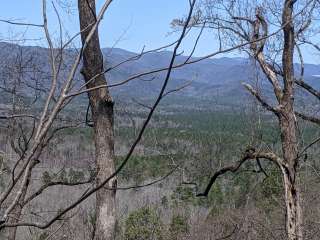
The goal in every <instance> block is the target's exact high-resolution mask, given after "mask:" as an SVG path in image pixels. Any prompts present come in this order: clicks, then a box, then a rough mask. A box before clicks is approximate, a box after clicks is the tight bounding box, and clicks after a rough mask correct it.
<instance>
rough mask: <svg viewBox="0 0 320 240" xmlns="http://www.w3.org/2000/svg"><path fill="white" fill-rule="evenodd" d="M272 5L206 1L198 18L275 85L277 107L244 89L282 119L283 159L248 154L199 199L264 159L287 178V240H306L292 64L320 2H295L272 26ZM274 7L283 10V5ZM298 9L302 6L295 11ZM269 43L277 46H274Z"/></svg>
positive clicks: (197, 23) (261, 152)
mask: <svg viewBox="0 0 320 240" xmlns="http://www.w3.org/2000/svg"><path fill="white" fill-rule="evenodd" d="M267 4H268V3H264V4H262V3H261V5H259V2H255V3H252V4H249V3H248V2H243V1H230V2H227V1H226V2H225V1H222V2H221V1H220V2H219V1H206V2H205V6H206V7H205V8H204V9H205V10H203V11H199V15H198V16H195V22H194V26H195V27H201V26H203V25H205V26H206V27H208V28H210V29H214V30H215V31H217V32H218V34H219V36H220V34H221V35H223V36H224V37H225V38H224V40H225V41H227V42H228V43H229V44H231V45H239V44H243V43H247V44H248V46H249V47H247V46H245V47H241V48H240V49H241V50H242V51H244V52H246V53H248V54H249V56H250V57H251V58H252V59H253V60H254V61H255V62H256V63H257V64H258V66H259V68H260V70H261V72H262V73H263V75H264V77H265V79H266V80H267V81H268V82H269V83H270V85H271V87H272V89H273V94H274V98H273V99H274V103H270V102H268V100H266V99H265V98H264V97H263V96H262V94H261V92H259V91H258V90H257V89H254V88H253V87H252V86H251V85H249V84H246V83H245V84H244V86H245V88H246V89H247V90H248V91H249V92H250V93H251V94H252V95H253V96H254V97H255V98H256V100H257V101H258V102H259V103H260V104H261V105H262V106H263V107H264V108H265V109H266V110H267V111H270V112H272V113H273V114H274V116H275V117H276V118H277V120H278V126H279V129H280V133H281V145H282V153H281V154H276V153H274V152H271V151H269V150H268V151H266V150H263V149H259V148H256V147H250V148H248V149H247V151H246V152H245V153H244V156H243V157H242V158H241V160H240V161H239V162H238V163H236V164H235V165H231V166H228V167H224V168H222V169H220V170H219V171H217V172H216V173H215V174H214V175H213V176H212V178H211V180H210V182H209V184H208V186H207V188H206V190H205V191H204V193H201V194H199V196H207V194H208V192H209V191H210V188H211V187H212V185H213V184H214V182H215V181H216V179H217V178H218V177H219V176H220V175H222V174H224V173H226V172H236V171H238V170H239V168H240V167H241V165H242V164H243V163H244V162H246V161H249V160H253V161H256V160H259V159H260V158H263V159H266V160H269V161H271V162H273V163H274V164H276V165H277V166H278V168H279V169H280V170H281V173H282V177H283V183H284V186H283V190H284V196H285V206H286V231H287V236H288V239H290V240H298V239H299V240H301V239H303V217H302V207H301V195H300V190H299V179H298V167H299V162H300V157H301V154H300V152H299V149H298V146H299V145H298V137H297V119H296V113H295V107H294V102H295V101H294V100H295V92H294V88H295V84H296V83H297V84H299V85H300V86H302V85H303V81H301V82H299V81H297V79H296V77H295V72H294V64H293V60H294V54H295V45H296V37H297V35H298V33H299V32H300V33H301V32H302V31H304V30H305V26H306V24H308V21H298V20H299V19H300V20H301V18H302V17H301V16H305V14H304V13H306V12H308V11H311V10H312V11H313V10H314V9H315V6H317V4H318V2H317V1H306V2H303V3H301V4H299V5H298V3H296V1H294V0H285V1H283V3H282V6H281V8H280V9H281V11H278V10H279V9H278V10H277V11H275V12H272V14H274V16H276V17H275V18H274V19H272V20H270V18H269V19H267V18H266V15H267V14H268V9H271V8H268V7H266V6H267ZM274 4H275V5H277V6H278V7H279V5H278V4H276V3H274ZM295 4H296V5H298V6H296V8H295ZM297 9H298V10H297ZM272 14H271V15H272ZM267 16H269V15H267ZM275 19H278V20H279V23H278V24H279V26H280V28H279V29H278V30H276V31H274V32H273V33H270V28H271V27H270V21H271V22H272V21H274V22H272V23H274V24H277V22H275V21H276V20H275ZM272 37H274V39H272ZM278 39H281V41H279V40H278ZM270 41H272V43H274V44H273V45H272V43H270ZM278 45H280V47H279V48H276V49H274V50H275V51H276V53H275V55H276V57H273V58H272V54H270V48H272V46H278ZM279 55H280V57H278V56H279ZM279 60H280V63H279V62H278V61H279ZM257 162H258V161H257Z"/></svg>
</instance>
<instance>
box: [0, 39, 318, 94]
mask: <svg viewBox="0 0 320 240" xmlns="http://www.w3.org/2000/svg"><path fill="white" fill-rule="evenodd" d="M102 52H103V54H104V56H105V61H106V63H107V64H106V65H107V66H114V65H116V64H118V63H120V62H123V61H125V60H126V59H128V58H132V57H134V56H137V54H136V53H133V52H129V51H126V50H123V49H119V48H112V49H110V48H104V49H102ZM21 53H22V55H23V56H24V57H25V58H26V59H27V58H28V56H31V55H33V56H34V57H33V58H34V59H35V63H36V64H38V65H39V66H40V68H41V70H42V71H43V72H44V73H43V75H48V74H49V73H50V66H49V64H48V62H49V58H48V49H46V48H41V47H28V46H18V45H15V44H9V43H3V42H0V61H1V63H0V72H1V76H0V80H1V81H2V82H4V81H7V82H8V79H6V78H8V77H9V75H10V74H8V73H6V72H5V71H6V69H5V68H4V66H5V65H6V64H8V63H9V62H13V63H14V62H17V56H18V55H19V54H21ZM171 55H172V53H171V52H168V51H163V52H151V53H147V54H145V55H143V56H142V57H140V58H139V59H137V60H135V61H130V62H127V63H125V64H123V65H121V66H120V67H119V68H117V69H114V70H112V71H110V72H108V73H107V76H108V79H109V81H110V83H116V82H121V81H123V80H125V79H127V78H128V77H129V76H132V75H135V74H138V73H142V72H146V71H150V70H154V69H159V68H164V67H167V66H168V64H169V61H170V58H171ZM74 56H75V50H72V49H68V50H65V51H64V69H63V70H62V71H61V78H65V77H66V75H67V73H68V69H69V68H70V66H71V64H72V62H73V58H74ZM186 59H187V56H178V57H177V58H176V63H182V62H184V61H185V60H186ZM195 59H196V58H191V60H195ZM296 69H297V71H298V69H299V65H298V64H296ZM254 72H255V68H254V66H252V64H250V61H249V60H248V59H245V58H227V57H222V58H214V59H211V58H209V59H205V60H202V61H200V62H197V63H195V64H189V65H186V66H184V67H181V68H177V69H174V71H173V72H172V77H171V79H170V83H169V86H168V89H174V88H178V87H180V86H183V85H185V84H186V83H187V82H190V81H191V84H190V86H188V87H187V88H185V89H183V90H182V91H181V92H179V93H177V94H178V95H179V96H182V97H183V96H188V97H196V98H204V99H206V98H211V97H212V96H215V97H217V96H219V98H222V99H223V98H230V97H234V98H235V99H242V97H243V96H245V95H246V94H247V93H246V92H245V90H244V88H243V87H242V86H241V83H242V82H249V83H254V84H256V76H255V74H254ZM4 73H5V74H4ZM164 74H165V72H162V73H157V74H153V75H151V76H144V77H143V78H140V79H137V80H133V81H131V82H129V83H128V84H125V85H122V86H119V87H116V88H114V89H113V94H114V95H117V96H126V97H138V98H146V97H150V96H154V95H155V94H157V93H158V91H159V87H160V86H161V84H162V81H163V78H164ZM317 75H320V66H319V65H313V64H306V65H305V79H306V80H307V81H308V82H311V83H312V84H315V86H316V87H320V78H319V77H317ZM46 77H47V78H48V76H46ZM46 77H45V76H43V79H44V80H43V81H42V82H41V84H42V85H43V86H45V87H48V85H49V82H48V81H49V80H48V79H50V78H48V79H47V80H45V79H46ZM75 79H76V81H78V82H79V83H80V82H82V78H81V75H80V74H79V72H78V73H77V75H76V77H75ZM26 81H34V79H32V78H31V77H30V79H26ZM260 86H261V88H262V89H264V90H265V92H266V94H267V95H268V92H270V91H271V89H270V86H269V85H268V83H267V82H266V81H263V84H260Z"/></svg>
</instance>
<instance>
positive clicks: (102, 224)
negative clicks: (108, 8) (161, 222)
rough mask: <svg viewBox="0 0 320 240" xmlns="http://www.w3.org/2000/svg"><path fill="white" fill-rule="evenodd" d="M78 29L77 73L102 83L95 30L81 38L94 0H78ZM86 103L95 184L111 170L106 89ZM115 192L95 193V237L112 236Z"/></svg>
mask: <svg viewBox="0 0 320 240" xmlns="http://www.w3.org/2000/svg"><path fill="white" fill-rule="evenodd" d="M78 8H79V18H80V28H81V30H83V29H86V31H83V32H82V33H81V38H82V44H83V45H85V44H88V45H87V47H86V48H85V50H84V52H83V68H82V71H81V73H82V74H83V76H84V79H85V81H86V83H87V88H92V87H96V86H99V85H105V84H106V83H107V81H106V79H105V76H104V75H103V74H102V75H100V76H98V77H96V78H95V79H94V80H92V78H93V77H95V76H96V75H98V74H100V73H101V72H102V71H103V56H102V52H101V49H100V43H99V36H98V31H96V32H95V33H94V35H93V37H92V39H91V40H90V41H89V42H88V43H85V39H86V37H87V35H88V33H89V31H90V29H91V28H90V26H92V25H93V24H94V23H95V21H96V10H95V1H94V0H78ZM88 97H89V103H90V107H91V112H92V119H93V123H94V141H95V159H96V166H97V171H98V174H97V182H96V183H97V184H100V183H101V182H102V181H103V180H104V179H106V178H107V177H108V176H110V175H111V174H112V173H113V172H114V132H113V118H114V116H113V101H112V98H111V96H110V93H109V91H108V89H107V88H100V89H99V90H95V91H90V92H89V93H88ZM115 186H116V179H113V181H109V183H108V184H107V186H106V187H109V188H112V187H115ZM115 195H116V194H115V191H110V190H107V189H104V188H103V189H101V190H99V191H98V192H97V193H96V234H95V238H96V239H97V240H100V239H101V240H102V239H103V240H111V239H114V238H115V225H116V210H115V208H116V203H115Z"/></svg>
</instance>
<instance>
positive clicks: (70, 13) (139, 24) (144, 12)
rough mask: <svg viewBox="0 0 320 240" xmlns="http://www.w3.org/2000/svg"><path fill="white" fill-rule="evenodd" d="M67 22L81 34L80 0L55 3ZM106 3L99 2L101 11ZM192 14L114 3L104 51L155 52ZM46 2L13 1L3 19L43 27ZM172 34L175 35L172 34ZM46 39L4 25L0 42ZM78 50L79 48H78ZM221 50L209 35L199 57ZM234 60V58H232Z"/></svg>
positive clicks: (125, 0)
mask: <svg viewBox="0 0 320 240" xmlns="http://www.w3.org/2000/svg"><path fill="white" fill-rule="evenodd" d="M59 1H62V2H67V3H68V5H70V7H69V8H67V9H65V8H64V9H63V8H61V6H59V5H58V4H57V2H59ZM47 2H48V20H49V28H50V31H51V33H52V35H53V36H55V37H56V38H57V37H58V24H57V17H56V15H55V14H54V11H53V8H52V6H51V1H47ZM54 2H55V4H56V5H57V8H58V10H59V13H60V15H61V18H62V19H63V20H64V21H63V27H64V34H65V38H67V34H68V35H69V36H72V35H73V34H74V33H76V32H78V31H79V25H78V16H77V13H76V8H77V1H76V0H54ZM102 2H103V0H97V8H99V6H101V4H102ZM187 10H188V0H114V2H113V3H112V4H111V6H110V8H109V9H108V10H107V12H106V15H105V17H104V20H103V23H102V25H101V26H100V28H99V32H100V41H101V46H102V47H111V46H113V45H114V44H116V45H115V46H116V47H119V48H123V49H126V50H129V51H134V52H139V51H140V50H141V49H142V48H143V46H146V49H153V48H157V47H159V46H162V45H165V44H166V43H170V42H172V41H173V40H175V39H176V38H177V34H174V33H172V29H171V28H170V22H171V21H172V19H174V18H179V17H182V16H184V15H185V14H186V13H187ZM41 11H42V0H10V1H4V3H2V5H1V10H0V19H10V20H16V21H23V22H28V23H39V24H41V23H42V13H41ZM170 33H171V34H170ZM195 36H196V32H194V33H193V34H191V36H190V37H189V38H188V39H186V40H185V41H184V45H183V46H182V50H184V51H185V52H186V53H187V52H188V51H190V49H191V47H192V46H193V41H194V39H195ZM18 38H27V39H38V38H43V32H42V31H41V30H40V29H36V28H32V27H29V28H25V27H15V26H12V25H8V24H3V23H0V39H2V40H10V39H18ZM24 44H27V45H41V46H46V44H45V41H44V40H43V39H42V40H40V41H28V42H25V43H24ZM76 46H77V45H76ZM215 49H217V41H216V40H215V39H214V36H213V35H212V34H210V33H208V32H207V33H205V34H204V35H203V37H202V40H201V41H200V43H199V46H198V48H197V51H196V52H195V55H196V56H202V55H205V54H208V53H210V52H212V51H214V50H215ZM306 51H307V52H308V53H307V54H306V62H315V59H317V60H318V59H319V58H318V57H316V58H314V57H313V53H312V51H310V50H306ZM229 56H233V55H229Z"/></svg>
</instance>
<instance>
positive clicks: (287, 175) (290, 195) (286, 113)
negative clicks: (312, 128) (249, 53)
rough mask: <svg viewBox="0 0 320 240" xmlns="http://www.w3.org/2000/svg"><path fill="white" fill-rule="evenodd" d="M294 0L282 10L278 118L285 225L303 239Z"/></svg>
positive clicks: (291, 236)
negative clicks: (295, 81)
mask: <svg viewBox="0 0 320 240" xmlns="http://www.w3.org/2000/svg"><path fill="white" fill-rule="evenodd" d="M294 2H295V1H294V0H286V1H285V2H284V8H283V13H282V23H283V25H284V28H283V33H284V47H283V54H282V65H283V82H284V90H283V96H282V98H281V100H280V114H279V122H280V129H281V142H282V151H283V160H284V164H283V165H282V166H281V169H282V172H283V178H284V185H285V202H286V212H287V215H286V227H287V234H288V239H289V240H301V239H303V233H302V211H301V204H300V192H299V189H298V181H297V166H298V162H299V156H298V155H299V154H298V142H297V134H296V132H297V122H296V117H295V112H294V68H293V53H294V43H295V40H294V37H295V36H294V23H293V16H292V15H293V5H294Z"/></svg>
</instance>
